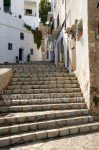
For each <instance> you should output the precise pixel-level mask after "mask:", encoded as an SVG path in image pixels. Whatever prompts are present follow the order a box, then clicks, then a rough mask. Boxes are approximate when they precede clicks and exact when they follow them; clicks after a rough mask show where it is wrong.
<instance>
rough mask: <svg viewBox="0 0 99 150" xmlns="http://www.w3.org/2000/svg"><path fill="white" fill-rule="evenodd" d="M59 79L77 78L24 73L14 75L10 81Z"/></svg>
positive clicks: (73, 78)
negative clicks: (34, 75) (38, 75)
mask: <svg viewBox="0 0 99 150" xmlns="http://www.w3.org/2000/svg"><path fill="white" fill-rule="evenodd" d="M57 80H58V81H59V80H77V78H76V77H32V76H31V75H25V74H24V76H23V75H22V76H21V74H19V75H18V77H17V75H14V77H13V78H12V82H17V81H57Z"/></svg>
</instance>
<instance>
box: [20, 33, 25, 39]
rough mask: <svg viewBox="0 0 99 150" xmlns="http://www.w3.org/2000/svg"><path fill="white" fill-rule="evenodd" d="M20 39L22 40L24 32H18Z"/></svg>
mask: <svg viewBox="0 0 99 150" xmlns="http://www.w3.org/2000/svg"><path fill="white" fill-rule="evenodd" d="M20 39H21V40H24V33H22V32H21V33H20Z"/></svg>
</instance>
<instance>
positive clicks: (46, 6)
mask: <svg viewBox="0 0 99 150" xmlns="http://www.w3.org/2000/svg"><path fill="white" fill-rule="evenodd" d="M50 11H51V3H50V2H49V1H48V0H41V1H40V9H39V13H40V18H41V22H42V23H43V24H44V25H45V24H46V22H47V16H48V12H50Z"/></svg>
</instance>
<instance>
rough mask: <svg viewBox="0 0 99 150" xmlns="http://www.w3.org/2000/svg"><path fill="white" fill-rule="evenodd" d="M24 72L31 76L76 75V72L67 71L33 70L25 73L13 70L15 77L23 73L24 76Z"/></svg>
mask: <svg viewBox="0 0 99 150" xmlns="http://www.w3.org/2000/svg"><path fill="white" fill-rule="evenodd" d="M24 74H25V75H27V76H31V77H75V74H74V73H71V74H69V73H66V72H52V73H51V72H46V71H45V72H40V73H39V72H37V71H36V72H31V71H29V72H25V73H24V71H22V72H21V73H20V72H18V70H17V71H15V72H13V75H14V77H16V76H19V75H21V76H22V75H23V76H24Z"/></svg>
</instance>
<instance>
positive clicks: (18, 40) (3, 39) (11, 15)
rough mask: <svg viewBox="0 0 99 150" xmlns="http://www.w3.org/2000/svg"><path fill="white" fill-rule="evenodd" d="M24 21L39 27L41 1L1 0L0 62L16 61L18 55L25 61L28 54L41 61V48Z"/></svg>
mask: <svg viewBox="0 0 99 150" xmlns="http://www.w3.org/2000/svg"><path fill="white" fill-rule="evenodd" d="M6 2H7V3H6ZM24 23H25V24H27V25H29V26H31V27H32V28H33V29H35V28H37V27H39V1H36V0H8V1H6V0H0V43H1V44H0V63H4V62H9V63H14V62H15V61H16V56H17V57H18V58H19V61H20V62H25V61H27V57H28V55H30V60H31V61H41V50H40V49H39V50H38V49H37V45H36V43H34V36H33V34H32V33H31V32H30V31H28V30H27V29H26V28H25V27H24Z"/></svg>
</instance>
